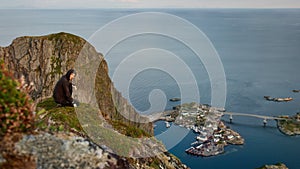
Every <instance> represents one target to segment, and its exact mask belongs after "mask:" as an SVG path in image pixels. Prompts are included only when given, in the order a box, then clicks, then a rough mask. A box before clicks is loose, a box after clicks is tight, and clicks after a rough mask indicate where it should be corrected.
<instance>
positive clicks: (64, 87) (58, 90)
mask: <svg viewBox="0 0 300 169" xmlns="http://www.w3.org/2000/svg"><path fill="white" fill-rule="evenodd" d="M70 75H71V73H70V71H68V73H67V74H66V75H64V76H62V77H61V78H60V80H59V81H58V82H57V83H56V85H55V88H54V91H53V98H54V101H55V102H56V103H58V104H62V105H63V106H66V105H70V106H72V103H73V98H72V83H71V82H70V81H69V80H70Z"/></svg>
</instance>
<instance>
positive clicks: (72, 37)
mask: <svg viewBox="0 0 300 169" xmlns="http://www.w3.org/2000/svg"><path fill="white" fill-rule="evenodd" d="M46 37H47V38H48V40H50V41H56V42H57V41H60V40H68V41H71V42H73V43H74V44H78V43H80V42H81V38H80V37H78V36H75V35H73V34H70V33H65V32H60V33H54V34H50V35H47V36H46Z"/></svg>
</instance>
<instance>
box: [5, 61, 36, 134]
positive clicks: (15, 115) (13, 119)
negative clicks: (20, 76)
mask: <svg viewBox="0 0 300 169" xmlns="http://www.w3.org/2000/svg"><path fill="white" fill-rule="evenodd" d="M0 68H1V69H0V91H1V92H0V120H1V123H0V136H3V135H5V134H7V133H13V132H28V131H31V130H32V129H33V127H34V125H33V124H34V113H33V105H32V100H31V99H30V97H29V95H28V94H27V93H26V92H27V91H26V90H27V88H26V86H25V84H24V83H23V82H22V81H21V80H19V81H18V80H16V79H15V78H14V77H13V75H12V73H11V72H10V71H9V70H8V69H7V68H6V67H5V66H4V62H3V61H0Z"/></svg>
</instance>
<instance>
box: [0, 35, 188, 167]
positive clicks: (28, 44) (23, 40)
mask: <svg viewBox="0 0 300 169" xmlns="http://www.w3.org/2000/svg"><path fill="white" fill-rule="evenodd" d="M95 58H96V59H95ZM93 59H95V60H93ZM0 60H4V62H5V64H6V66H7V67H8V68H9V69H10V70H11V71H12V72H14V74H15V76H16V77H20V76H21V75H24V77H25V80H26V81H27V83H28V84H29V82H33V83H34V84H35V89H34V90H33V92H31V93H30V95H31V97H32V99H33V100H34V101H35V102H38V101H39V100H42V99H44V98H48V97H51V95H52V90H53V88H54V85H55V83H56V81H57V80H58V79H59V78H60V77H61V76H62V75H63V74H64V73H65V72H66V71H67V70H68V69H70V68H75V69H76V70H77V68H78V77H77V78H76V79H77V81H76V84H77V86H78V88H79V89H78V90H77V91H76V92H75V95H76V96H75V97H77V98H78V99H80V101H82V102H84V103H88V105H96V106H98V108H99V112H101V114H99V113H98V111H97V112H95V113H96V114H97V115H98V114H99V117H100V116H101V117H103V119H106V121H108V122H115V121H121V122H122V124H123V123H125V124H127V126H129V127H130V126H135V127H137V128H140V129H142V130H144V131H146V132H148V133H150V135H151V134H153V126H152V123H149V122H148V119H147V118H145V117H141V116H139V114H138V113H137V112H136V111H135V110H134V109H133V107H132V106H131V105H130V104H129V103H128V101H127V100H126V99H125V98H123V97H122V95H121V93H120V92H118V91H117V90H116V89H115V88H114V87H113V83H112V82H111V80H110V78H109V76H108V67H107V63H106V62H105V60H104V58H103V56H102V55H101V54H99V53H98V52H97V51H96V50H95V49H94V47H93V46H91V45H90V44H89V43H88V42H86V41H85V40H84V39H82V38H80V37H77V36H74V35H71V34H68V33H58V34H51V35H47V36H39V37H29V36H27V37H20V38H17V39H15V40H14V41H13V42H12V44H11V45H10V46H8V47H0ZM89 63H91V64H89ZM85 66H86V67H87V69H85ZM89 75H93V76H89ZM94 98H95V99H94ZM54 106H55V105H54ZM124 116H125V117H124ZM128 117H129V118H128ZM49 120H50V119H49ZM50 121H52V120H50ZM48 122H49V121H48ZM64 122H66V120H64ZM49 124H50V123H49ZM97 124H98V122H97ZM87 125H88V124H87ZM99 125H101V124H99ZM48 127H50V128H51V127H53V126H51V124H50V126H48ZM122 127H124V126H122ZM104 129H106V128H105V126H103V130H104ZM107 130H108V129H107ZM108 131H109V132H111V133H109V132H108V133H107V134H108V135H111V134H112V133H118V132H115V131H110V130H108ZM74 133H75V135H74ZM74 133H73V134H72V133H64V132H62V133H56V134H54V133H51V134H49V133H47V132H41V131H39V130H38V132H37V133H35V134H33V135H30V134H24V133H23V134H21V135H19V136H17V137H16V136H10V135H8V136H7V137H6V138H4V139H2V140H1V142H0V143H1V144H0V145H1V146H0V152H1V153H0V168H1V167H4V168H24V167H25V168H141V169H145V168H170V169H180V168H187V166H185V165H184V164H182V163H181V162H180V160H179V159H177V158H176V157H174V156H173V155H171V154H169V153H168V152H166V151H165V150H164V148H163V147H159V146H157V147H159V149H160V150H161V149H162V150H163V151H162V152H161V153H157V154H156V156H147V157H145V158H132V157H121V156H119V155H117V154H115V153H113V152H112V151H109V149H107V148H105V146H104V145H103V146H99V144H98V143H97V144H95V142H94V140H90V139H91V138H87V136H85V137H82V136H81V135H80V136H79V135H77V134H76V133H77V132H74ZM97 136H98V135H97ZM97 139H101V136H100V137H97ZM114 139H115V138H114ZM149 139H152V138H149ZM153 139H154V138H153ZM120 142H121V141H120ZM154 142H155V141H154ZM121 146H122V145H121ZM147 146H148V147H149V149H150V150H149V151H151V150H153V146H155V144H150V143H149V144H148V145H146V147H147ZM140 151H141V150H140V149H138V147H136V151H134V152H133V153H138V152H140ZM146 151H148V150H146ZM153 151H154V150H153ZM136 156H140V154H137V155H136Z"/></svg>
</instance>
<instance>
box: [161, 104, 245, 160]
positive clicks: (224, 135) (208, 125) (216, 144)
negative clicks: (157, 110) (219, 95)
mask: <svg viewBox="0 0 300 169" xmlns="http://www.w3.org/2000/svg"><path fill="white" fill-rule="evenodd" d="M223 112H225V109H223V108H216V107H211V106H209V105H207V104H198V103H194V102H193V103H185V104H182V105H179V106H176V107H174V111H172V112H171V113H169V115H167V116H166V118H165V120H167V121H173V122H174V123H175V124H176V125H179V126H181V127H185V128H188V129H191V130H193V131H194V132H195V133H197V134H199V135H198V136H197V137H196V138H195V139H196V141H195V142H193V143H192V144H191V147H190V148H188V149H186V153H188V154H191V155H195V156H203V157H208V156H215V155H218V154H221V153H224V147H225V146H227V145H228V144H232V145H242V144H244V139H243V138H242V137H241V136H240V135H239V133H237V132H235V131H233V130H231V129H229V128H228V127H227V126H226V125H225V124H224V123H223V122H222V121H221V117H222V116H223Z"/></svg>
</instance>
